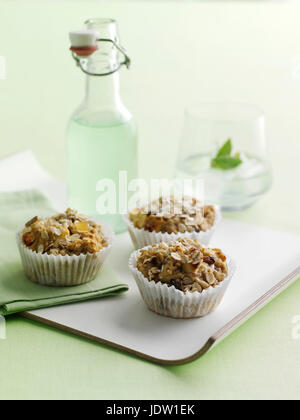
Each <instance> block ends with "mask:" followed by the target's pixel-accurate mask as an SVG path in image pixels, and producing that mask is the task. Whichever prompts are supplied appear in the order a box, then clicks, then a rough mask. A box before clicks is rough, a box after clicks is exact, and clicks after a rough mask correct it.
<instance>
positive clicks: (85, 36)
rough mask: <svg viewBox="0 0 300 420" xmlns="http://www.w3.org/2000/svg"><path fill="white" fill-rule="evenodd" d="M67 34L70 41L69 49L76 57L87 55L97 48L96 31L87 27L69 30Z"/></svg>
mask: <svg viewBox="0 0 300 420" xmlns="http://www.w3.org/2000/svg"><path fill="white" fill-rule="evenodd" d="M69 35H70V41H71V47H70V50H71V51H72V52H73V53H74V54H76V55H77V56H78V57H89V56H90V55H92V54H93V53H94V52H95V51H97V50H98V49H99V46H98V44H97V39H98V38H99V33H98V32H96V31H93V30H89V29H85V30H81V31H71V32H70V34H69Z"/></svg>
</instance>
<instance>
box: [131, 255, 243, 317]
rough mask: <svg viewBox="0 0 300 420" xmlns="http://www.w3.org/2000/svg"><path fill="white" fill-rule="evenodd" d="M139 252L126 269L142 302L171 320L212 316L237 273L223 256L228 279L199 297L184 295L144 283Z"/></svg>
mask: <svg viewBox="0 0 300 420" xmlns="http://www.w3.org/2000/svg"><path fill="white" fill-rule="evenodd" d="M145 248H146V249H147V248H148V247H145ZM140 252H141V250H139V251H134V252H133V253H132V254H131V256H130V259H129V268H130V270H131V272H132V274H133V276H134V278H135V281H136V283H137V286H138V288H139V291H140V293H141V295H142V298H143V300H144V302H145V304H146V305H147V306H148V308H149V309H150V310H151V311H153V312H155V313H157V314H159V315H164V316H167V317H171V318H198V317H203V316H205V315H208V314H210V313H211V312H213V311H214V310H215V309H216V308H217V307H218V306H219V305H220V303H221V301H222V299H223V297H224V295H225V292H226V290H227V288H228V286H229V283H230V281H231V279H232V277H233V275H234V273H235V271H236V264H235V262H234V261H233V260H232V259H231V258H230V257H229V256H228V255H226V256H227V264H228V276H227V277H226V279H225V280H223V282H222V283H220V284H219V285H218V286H216V287H209V288H208V289H206V290H203V291H202V292H201V293H200V292H193V293H191V292H186V293H183V292H182V291H181V290H178V289H176V288H175V287H174V286H167V284H162V283H161V282H159V283H155V282H154V281H149V280H148V279H146V277H144V275H143V274H142V273H141V272H140V271H139V270H138V269H137V267H136V265H137V259H138V257H139V255H140Z"/></svg>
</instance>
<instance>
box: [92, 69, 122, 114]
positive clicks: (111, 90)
mask: <svg viewBox="0 0 300 420" xmlns="http://www.w3.org/2000/svg"><path fill="white" fill-rule="evenodd" d="M85 103H86V106H87V107H88V108H90V109H95V110H104V109H109V108H111V109H113V108H119V107H121V106H122V101H121V97H120V79H119V73H118V72H115V73H113V74H111V75H109V76H87V78H86V91H85Z"/></svg>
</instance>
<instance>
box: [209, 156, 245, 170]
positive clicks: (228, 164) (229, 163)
mask: <svg viewBox="0 0 300 420" xmlns="http://www.w3.org/2000/svg"><path fill="white" fill-rule="evenodd" d="M241 163H242V160H241V159H240V158H238V157H232V156H220V157H216V158H214V159H213V160H212V162H211V167H212V168H215V169H223V170H228V169H234V168H236V167H237V166H239V165H240V164H241Z"/></svg>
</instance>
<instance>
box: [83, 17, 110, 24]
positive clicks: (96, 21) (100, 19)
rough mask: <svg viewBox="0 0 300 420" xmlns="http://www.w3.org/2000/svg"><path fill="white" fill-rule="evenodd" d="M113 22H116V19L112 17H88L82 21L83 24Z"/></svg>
mask: <svg viewBox="0 0 300 420" xmlns="http://www.w3.org/2000/svg"><path fill="white" fill-rule="evenodd" d="M113 23H117V21H116V20H115V19H112V18H90V19H87V20H86V21H85V22H84V24H85V25H91V24H97V25H109V24H113Z"/></svg>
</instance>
